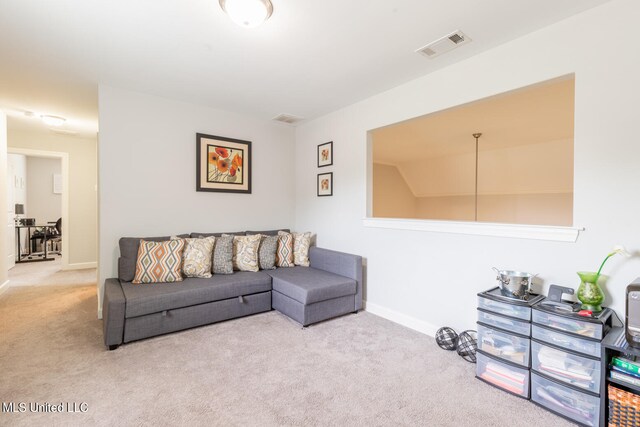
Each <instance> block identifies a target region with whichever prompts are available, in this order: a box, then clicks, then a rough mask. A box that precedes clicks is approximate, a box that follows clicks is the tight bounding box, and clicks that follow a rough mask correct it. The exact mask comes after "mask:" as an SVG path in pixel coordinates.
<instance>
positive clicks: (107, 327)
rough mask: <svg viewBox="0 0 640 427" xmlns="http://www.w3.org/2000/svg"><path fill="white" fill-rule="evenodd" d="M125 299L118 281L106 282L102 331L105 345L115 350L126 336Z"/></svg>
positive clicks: (110, 280)
mask: <svg viewBox="0 0 640 427" xmlns="http://www.w3.org/2000/svg"><path fill="white" fill-rule="evenodd" d="M124 316H125V298H124V292H123V291H122V286H120V281H119V280H118V279H107V280H105V282H104V299H103V304H102V331H103V333H104V344H105V345H106V346H107V347H108V348H109V349H113V348H115V347H117V346H119V345H120V344H122V338H123V336H124Z"/></svg>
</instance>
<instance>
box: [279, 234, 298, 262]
mask: <svg viewBox="0 0 640 427" xmlns="http://www.w3.org/2000/svg"><path fill="white" fill-rule="evenodd" d="M294 265H295V264H294V263H293V236H292V235H291V233H287V232H286V231H278V251H277V252H276V267H293V266H294Z"/></svg>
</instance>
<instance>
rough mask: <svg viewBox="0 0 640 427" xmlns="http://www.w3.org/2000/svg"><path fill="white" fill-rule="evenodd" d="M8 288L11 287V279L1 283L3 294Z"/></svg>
mask: <svg viewBox="0 0 640 427" xmlns="http://www.w3.org/2000/svg"><path fill="white" fill-rule="evenodd" d="M8 289H9V281H8V280H7V281H6V282H4V283H3V284H2V285H0V295H2V294H3V293H4V292H5V291H7V290H8Z"/></svg>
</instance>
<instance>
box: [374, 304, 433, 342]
mask: <svg viewBox="0 0 640 427" xmlns="http://www.w3.org/2000/svg"><path fill="white" fill-rule="evenodd" d="M364 309H365V310H366V311H368V312H369V313H372V314H375V315H376V316H380V317H383V318H385V319H387V320H391V321H392V322H395V323H398V324H400V325H402V326H406V327H407V328H411V329H413V330H415V331H418V332H422V333H423V334H426V335H429V336H430V337H434V336H435V335H436V331H437V330H438V327H437V326H434V325H432V324H431V323H427V322H425V321H423V320H420V319H416V318H415V317H411V316H407V315H406V314H403V313H399V312H397V311H394V310H391V309H388V308H386V307H382V306H380V305H378V304H373V303H370V302H368V301H364Z"/></svg>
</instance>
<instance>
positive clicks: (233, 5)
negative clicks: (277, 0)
mask: <svg viewBox="0 0 640 427" xmlns="http://www.w3.org/2000/svg"><path fill="white" fill-rule="evenodd" d="M219 1H220V7H221V8H222V10H224V11H225V12H226V14H227V15H229V18H231V20H232V21H233V22H235V23H236V24H238V25H240V26H241V27H245V28H255V27H257V26H259V25H260V24H262V23H263V22H264V21H266V20H267V19H269V17H270V16H271V14H272V13H273V5H272V4H271V1H270V0H219Z"/></svg>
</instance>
